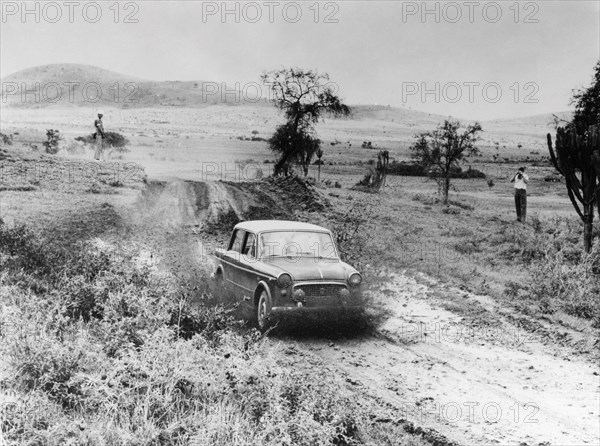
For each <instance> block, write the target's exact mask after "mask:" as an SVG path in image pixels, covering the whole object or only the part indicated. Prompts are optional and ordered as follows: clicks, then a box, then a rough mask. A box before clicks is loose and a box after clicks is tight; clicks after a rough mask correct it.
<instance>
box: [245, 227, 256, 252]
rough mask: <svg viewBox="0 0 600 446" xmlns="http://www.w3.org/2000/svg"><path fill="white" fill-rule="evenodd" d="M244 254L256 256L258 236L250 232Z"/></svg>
mask: <svg viewBox="0 0 600 446" xmlns="http://www.w3.org/2000/svg"><path fill="white" fill-rule="evenodd" d="M242 254H244V255H247V256H249V257H256V236H255V235H254V234H252V233H250V232H249V233H248V235H247V236H246V243H244V249H243V250H242Z"/></svg>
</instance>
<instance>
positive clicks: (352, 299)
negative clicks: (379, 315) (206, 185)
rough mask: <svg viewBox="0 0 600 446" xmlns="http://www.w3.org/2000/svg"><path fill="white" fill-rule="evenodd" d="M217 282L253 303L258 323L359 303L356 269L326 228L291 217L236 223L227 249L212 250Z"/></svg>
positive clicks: (343, 310) (341, 309)
mask: <svg viewBox="0 0 600 446" xmlns="http://www.w3.org/2000/svg"><path fill="white" fill-rule="evenodd" d="M215 257H216V262H217V265H216V270H215V275H214V277H215V279H216V280H217V283H220V284H223V285H227V286H228V287H230V288H231V287H232V288H233V289H234V291H236V292H239V293H243V295H244V296H245V298H246V299H247V300H250V301H251V302H252V303H253V306H254V309H255V314H256V321H257V325H258V328H259V329H260V330H262V331H264V330H265V329H267V328H268V327H269V324H270V322H271V321H272V316H274V315H277V314H283V313H305V312H332V311H333V312H334V313H335V312H340V313H346V312H349V311H352V310H357V309H360V308H362V303H363V302H362V293H361V283H362V276H361V275H360V273H359V272H358V271H357V270H356V269H354V268H353V267H351V266H350V265H348V264H347V263H344V262H343V261H342V260H341V259H340V257H339V253H338V250H337V247H336V246H335V243H334V240H333V236H332V234H331V231H329V230H328V229H326V228H323V227H320V226H317V225H313V224H309V223H300V222H293V221H282V220H256V221H246V222H243V223H239V224H237V225H236V226H235V227H234V229H233V232H232V234H231V239H230V241H229V245H228V246H227V248H226V249H217V250H216V252H215Z"/></svg>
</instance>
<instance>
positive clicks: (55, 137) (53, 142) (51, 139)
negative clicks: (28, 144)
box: [43, 129, 62, 154]
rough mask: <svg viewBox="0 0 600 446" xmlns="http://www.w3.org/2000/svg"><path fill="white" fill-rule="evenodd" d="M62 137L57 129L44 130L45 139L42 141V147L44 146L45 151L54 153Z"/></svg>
mask: <svg viewBox="0 0 600 446" xmlns="http://www.w3.org/2000/svg"><path fill="white" fill-rule="evenodd" d="M61 140H62V137H61V136H60V131H59V130H52V129H48V130H46V141H44V143H43V144H44V147H45V148H46V153H50V154H55V153H57V152H58V145H59V143H60V141H61Z"/></svg>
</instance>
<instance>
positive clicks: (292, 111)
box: [261, 68, 350, 175]
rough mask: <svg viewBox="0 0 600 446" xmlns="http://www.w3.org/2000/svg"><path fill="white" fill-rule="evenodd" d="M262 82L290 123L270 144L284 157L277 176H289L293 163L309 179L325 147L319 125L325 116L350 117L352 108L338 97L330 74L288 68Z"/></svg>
mask: <svg viewBox="0 0 600 446" xmlns="http://www.w3.org/2000/svg"><path fill="white" fill-rule="evenodd" d="M261 80H262V82H263V83H264V84H265V85H267V86H268V88H269V89H270V90H271V92H272V94H273V102H274V104H275V106H276V107H278V108H279V109H281V110H283V112H284V115H285V118H286V123H285V124H282V125H280V126H278V127H277V129H276V131H275V133H274V134H273V136H272V137H271V139H270V140H269V147H270V148H271V150H273V151H274V152H276V153H279V154H280V159H279V161H278V162H277V163H276V164H275V169H274V174H275V175H278V174H279V173H281V172H282V171H285V173H286V174H287V170H288V169H287V165H288V164H289V162H291V161H296V162H298V163H300V165H301V166H302V169H303V171H304V175H308V166H309V165H310V162H311V160H312V158H313V156H314V155H315V153H316V152H317V150H319V148H320V144H321V141H320V140H319V139H318V138H317V137H316V133H315V131H314V126H315V124H316V123H317V122H318V121H319V119H320V118H321V117H322V116H323V115H325V114H328V115H330V116H334V117H338V116H347V115H349V114H350V108H349V107H348V106H347V105H345V104H344V103H342V101H341V100H340V98H339V96H337V94H336V91H335V90H336V89H335V88H334V87H335V85H334V84H332V83H331V82H330V81H329V75H328V74H327V73H318V72H317V71H313V70H303V69H300V68H287V69H280V70H274V71H270V72H268V73H264V74H263V75H262V76H261Z"/></svg>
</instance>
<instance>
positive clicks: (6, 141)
mask: <svg viewBox="0 0 600 446" xmlns="http://www.w3.org/2000/svg"><path fill="white" fill-rule="evenodd" d="M12 143H13V135H6V134H4V133H2V132H0V145H7V146H12Z"/></svg>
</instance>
